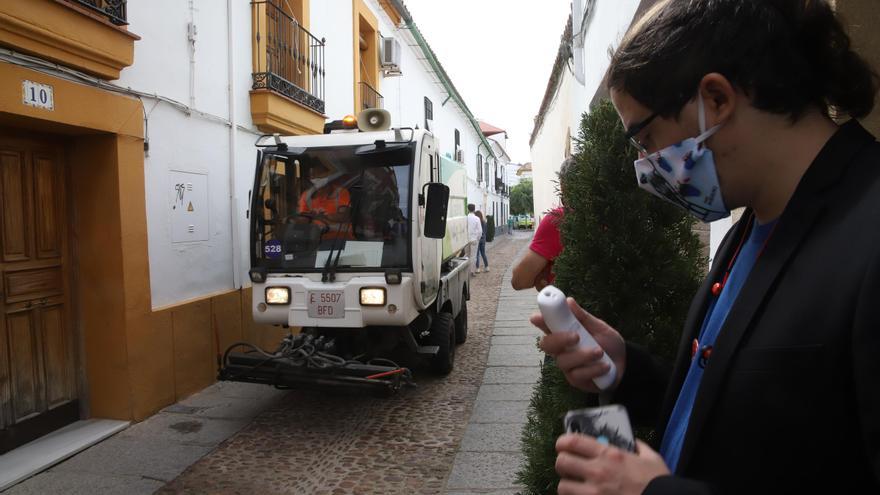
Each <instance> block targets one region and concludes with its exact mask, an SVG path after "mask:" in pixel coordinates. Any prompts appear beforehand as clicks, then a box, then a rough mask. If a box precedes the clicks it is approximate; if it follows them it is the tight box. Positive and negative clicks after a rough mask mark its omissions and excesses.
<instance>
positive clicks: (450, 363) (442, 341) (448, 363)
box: [428, 313, 455, 375]
mask: <svg viewBox="0 0 880 495" xmlns="http://www.w3.org/2000/svg"><path fill="white" fill-rule="evenodd" d="M428 345H436V346H438V347H440V349H439V350H438V351H437V354H435V355H434V356H433V357H432V358H431V364H430V367H431V371H433V372H434V373H437V374H439V375H448V374H449V372H450V371H452V368H453V367H454V366H455V322H454V321H453V319H452V315H450V314H449V313H437V314H436V315H434V321H433V322H431V335H430V337H429V338H428Z"/></svg>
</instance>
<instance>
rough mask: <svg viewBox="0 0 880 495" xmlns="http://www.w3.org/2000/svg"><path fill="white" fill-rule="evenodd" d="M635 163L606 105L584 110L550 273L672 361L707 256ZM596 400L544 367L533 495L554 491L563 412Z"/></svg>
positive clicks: (529, 476)
mask: <svg viewBox="0 0 880 495" xmlns="http://www.w3.org/2000/svg"><path fill="white" fill-rule="evenodd" d="M635 159H636V156H635V151H634V150H633V149H632V147H631V146H630V145H629V143H628V142H627V140H626V138H625V137H624V130H623V127H622V125H621V124H620V120H619V118H618V116H617V113H616V112H615V110H614V107H613V106H612V105H611V104H610V103H609V102H608V101H604V102H602V103H600V104H599V105H597V106H596V107H595V108H594V109H593V110H592V112H591V113H590V114H585V115H584V117H583V118H582V120H581V128H580V132H579V138H578V140H577V148H576V153H575V160H576V164H575V165H574V166H572V167H570V168H569V170H568V171H567V172H566V174H565V176H564V177H561V185H562V191H563V203H564V204H565V206H566V213H565V217H564V219H563V221H562V223H561V229H560V231H561V234H562V242H563V246H565V248H564V251H563V252H562V254H561V255H560V256H559V258H557V259H556V262H555V263H554V269H553V272H554V274H555V275H556V282H555V283H556V285H557V286H558V287H559V288H560V289H561V290H563V291H564V292H565V293H566V294H568V295H570V296H572V297H574V298H575V299H576V300H577V301H578V302H579V303H580V304H581V305H582V306H583V307H584V308H586V309H588V310H589V311H590V312H591V313H593V314H595V315H596V316H598V317H599V318H602V319H603V320H605V321H607V322H609V323H610V324H611V325H612V326H614V327H615V328H616V329H617V330H618V331H620V332H621V334H623V336H624V337H625V338H626V339H627V340H629V341H632V342H636V343H639V344H642V345H645V346H647V347H648V348H649V349H650V350H651V351H652V352H653V353H655V354H657V355H659V356H662V357H664V358H666V359H668V360H670V361H671V360H672V359H674V354H675V352H676V350H677V349H676V348H677V346H678V341H679V337H680V335H681V327H682V326H683V324H684V320H685V317H686V314H687V310H688V307H689V305H690V301H691V298H692V297H693V295H694V293H695V292H696V290H697V287H698V285H699V281H700V279H701V278H702V274H703V273H704V269H705V265H706V260H705V258H704V257H703V255H702V253H701V246H700V242H699V239H698V238H697V236H696V235H695V234H694V233H693V231H692V228H693V221H692V219H691V217H690V216H688V215H687V214H686V213H685V212H683V211H681V210H679V209H677V208H676V207H674V206H671V205H668V204H666V203H664V202H661V201H660V200H658V199H656V198H654V197H652V196H651V195H649V194H647V193H645V192H644V191H641V190H640V189H639V188H638V187H637V185H636V179H635V172H634V170H633V160H635ZM593 399H594V398H593ZM589 400H590V398H588V397H587V394H583V393H581V392H578V391H575V390H574V389H573V387H571V386H569V385H568V383H567V382H566V381H565V378H564V377H563V375H562V373H561V372H560V371H559V370H558V369H557V368H556V367H555V366H553V365H552V364H550V365H545V366H544V367H543V368H542V370H541V378H540V381H539V383H538V385H537V388H536V390H535V393H534V395H533V397H532V401H531V404H530V406H529V420H528V423H527V425H526V427H525V429H524V431H523V451H524V453H525V455H526V459H525V461H524V466H523V467H522V469H521V470H520V472H519V473H518V481H519V482H520V483H522V484H524V485H525V486H526V493H528V494H545V493H556V485H557V484H558V483H559V478H558V477H557V475H556V472H555V470H554V469H553V466H554V463H555V461H556V451H555V448H554V445H555V441H556V438H557V437H558V436H559V435H560V434H562V431H563V426H562V418H563V416H564V415H565V412H566V411H568V410H569V409H575V408H579V407H584V404H586V403H587V402H588V401H589ZM640 433H641V434H642V435H643V436H645V435H647V434H650V432H640Z"/></svg>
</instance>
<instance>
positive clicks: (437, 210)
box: [425, 182, 449, 239]
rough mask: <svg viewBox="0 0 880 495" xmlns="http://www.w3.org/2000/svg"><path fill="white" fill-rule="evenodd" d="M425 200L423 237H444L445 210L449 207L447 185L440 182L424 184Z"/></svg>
mask: <svg viewBox="0 0 880 495" xmlns="http://www.w3.org/2000/svg"><path fill="white" fill-rule="evenodd" d="M425 188H427V189H428V191H427V200H426V206H425V237H428V238H430V239H443V238H444V237H446V212H447V209H448V207H449V186H447V185H446V184H442V183H440V182H429V183H427V184H425Z"/></svg>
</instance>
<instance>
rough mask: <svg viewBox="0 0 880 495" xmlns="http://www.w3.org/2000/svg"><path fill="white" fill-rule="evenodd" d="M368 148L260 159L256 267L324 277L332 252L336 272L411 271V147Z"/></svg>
mask: <svg viewBox="0 0 880 495" xmlns="http://www.w3.org/2000/svg"><path fill="white" fill-rule="evenodd" d="M370 148H371V147H370V146H369V145H368V146H334V147H324V148H306V149H303V148H298V149H296V150H295V151H293V150H292V151H290V152H265V153H264V155H263V159H262V161H261V163H260V164H259V167H258V169H257V176H256V179H257V180H256V187H255V190H254V198H253V202H252V205H251V212H252V214H251V227H252V229H251V234H252V237H251V241H252V242H251V245H252V246H253V252H252V260H253V263H254V266H259V267H265V268H267V269H269V270H272V271H281V272H315V271H321V270H322V269H323V268H324V267H325V265H326V264H327V259H328V256H329V255H330V253H331V251H333V257H332V258H331V261H332V262H333V263H338V266H337V268H338V269H339V270H340V271H345V270H349V271H365V270H369V269H383V268H407V267H408V266H409V239H410V235H409V229H410V207H409V202H410V192H409V191H410V175H411V172H410V171H411V168H412V163H413V156H414V151H415V147H414V145H406V146H402V145H395V146H393V147H392V146H390V145H389V147H388V149H387V150H384V149H375V147H374V146H373V147H372V148H373V149H370ZM365 149H366V152H365V151H364V150H365ZM337 256H338V259H337Z"/></svg>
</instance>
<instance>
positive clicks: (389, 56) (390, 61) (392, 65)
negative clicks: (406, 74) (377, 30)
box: [379, 37, 401, 73]
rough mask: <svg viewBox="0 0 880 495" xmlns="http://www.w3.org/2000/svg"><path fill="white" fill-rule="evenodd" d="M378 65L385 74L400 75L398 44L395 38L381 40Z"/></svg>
mask: <svg viewBox="0 0 880 495" xmlns="http://www.w3.org/2000/svg"><path fill="white" fill-rule="evenodd" d="M380 46H381V50H379V63H380V64H381V65H382V68H383V69H384V70H385V71H386V73H388V72H391V73H400V50H401V48H400V42H399V41H397V40H396V39H395V38H390V37H389V38H382V43H381V45H380Z"/></svg>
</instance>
